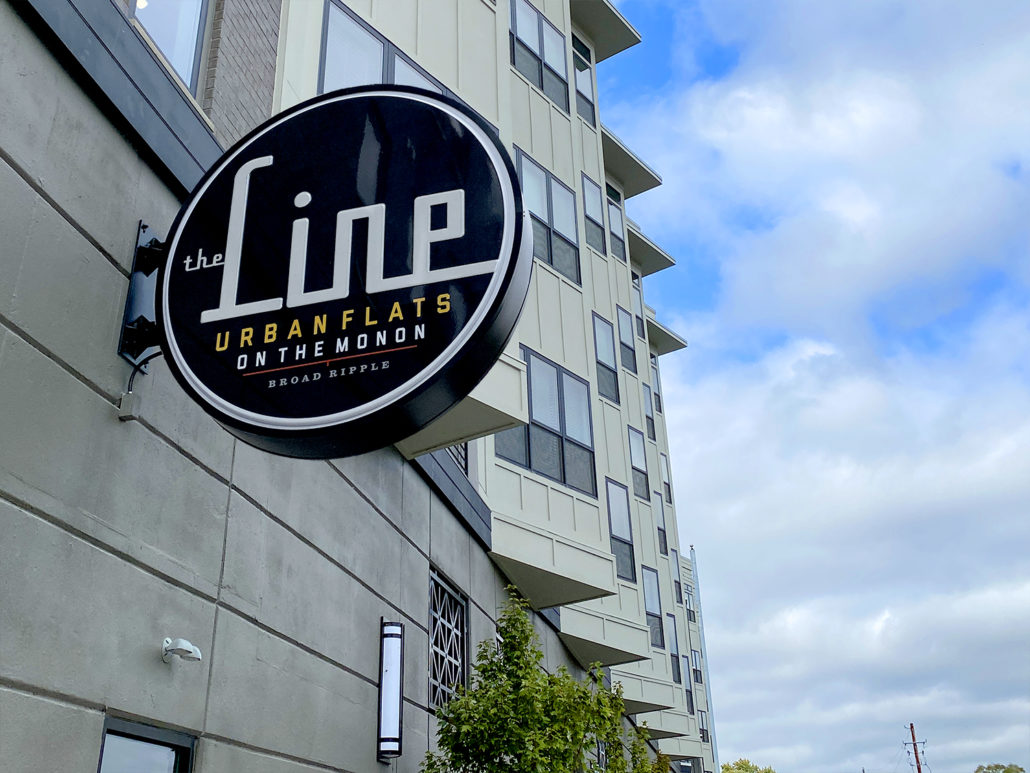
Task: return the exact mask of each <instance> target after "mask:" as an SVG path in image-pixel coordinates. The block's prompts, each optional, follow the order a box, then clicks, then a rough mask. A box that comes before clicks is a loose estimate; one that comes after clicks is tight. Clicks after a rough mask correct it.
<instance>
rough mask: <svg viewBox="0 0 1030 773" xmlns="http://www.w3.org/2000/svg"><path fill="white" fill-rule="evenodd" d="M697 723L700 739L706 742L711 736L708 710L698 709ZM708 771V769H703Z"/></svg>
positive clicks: (706, 772)
mask: <svg viewBox="0 0 1030 773" xmlns="http://www.w3.org/2000/svg"><path fill="white" fill-rule="evenodd" d="M697 725H698V727H699V728H700V729H701V740H702V741H704V742H705V743H708V742H709V741H710V740H711V738H710V736H709V734H708V712H707V711H698V712H697ZM705 773H708V771H705Z"/></svg>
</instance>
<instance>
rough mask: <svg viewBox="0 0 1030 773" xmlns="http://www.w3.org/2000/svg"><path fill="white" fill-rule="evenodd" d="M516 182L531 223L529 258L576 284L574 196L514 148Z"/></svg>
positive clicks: (577, 279)
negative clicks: (531, 246) (538, 260)
mask: <svg viewBox="0 0 1030 773" xmlns="http://www.w3.org/2000/svg"><path fill="white" fill-rule="evenodd" d="M515 155H516V158H517V159H518V168H519V181H520V182H521V183H522V195H523V197H525V200H526V208H527V209H528V210H529V212H530V214H531V215H532V221H533V257H535V258H539V259H540V260H542V261H543V262H544V263H546V264H547V265H549V266H552V267H553V268H554V269H555V270H556V271H558V272H560V273H562V274H564V275H565V276H567V277H568V278H569V279H571V280H572V281H573V282H575V283H576V284H579V281H580V279H579V246H578V244H579V242H578V236H577V233H576V196H575V194H574V193H573V192H572V191H571V190H569V189H568V188H566V187H565V186H564V185H562V184H561V183H560V182H558V180H556V179H555V178H554V177H553V176H552V175H551V174H550V172H547V171H546V170H545V169H544V168H543V167H542V166H540V165H539V164H537V163H536V162H534V161H533V160H532V159H530V158H529V156H527V155H525V154H524V153H523V152H522V151H520V150H518V149H516V152H515Z"/></svg>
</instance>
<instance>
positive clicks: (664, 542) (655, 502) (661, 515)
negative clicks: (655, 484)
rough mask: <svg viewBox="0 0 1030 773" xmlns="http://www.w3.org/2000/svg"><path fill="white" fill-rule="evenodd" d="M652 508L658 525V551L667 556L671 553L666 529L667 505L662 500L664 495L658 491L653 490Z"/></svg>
mask: <svg viewBox="0 0 1030 773" xmlns="http://www.w3.org/2000/svg"><path fill="white" fill-rule="evenodd" d="M651 509H652V510H654V522H655V525H656V526H657V527H658V552H659V553H661V554H662V555H663V556H667V555H669V537H668V535H667V534H666V531H665V505H664V503H663V502H662V495H661V494H660V493H658V492H657V491H652V492H651Z"/></svg>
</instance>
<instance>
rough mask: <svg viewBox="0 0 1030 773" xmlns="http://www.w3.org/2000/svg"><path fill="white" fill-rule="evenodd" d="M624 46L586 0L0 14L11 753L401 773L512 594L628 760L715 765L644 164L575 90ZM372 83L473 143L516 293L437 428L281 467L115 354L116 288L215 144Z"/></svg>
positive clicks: (621, 35) (104, 762)
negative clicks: (645, 218)
mask: <svg viewBox="0 0 1030 773" xmlns="http://www.w3.org/2000/svg"><path fill="white" fill-rule="evenodd" d="M639 42H640V36H639V34H638V33H637V32H636V30H635V29H634V28H633V26H632V24H631V23H630V21H628V20H627V19H626V18H624V17H623V15H622V14H621V13H620V12H619V10H618V9H617V8H616V7H615V5H614V4H613V3H611V2H609V0H536V2H528V0H176V1H175V2H172V0H0V82H2V83H3V90H4V94H5V101H6V105H7V107H6V109H5V110H4V111H2V113H0V193H2V195H0V232H2V233H3V234H4V237H3V238H4V243H5V247H4V249H3V250H2V253H0V271H2V276H3V283H2V287H3V293H2V296H0V437H2V438H3V440H2V442H0V518H2V526H0V529H2V534H3V540H2V541H0V752H2V754H3V758H4V759H5V763H4V764H5V769H10V770H13V771H21V770H25V771H28V770H98V769H99V771H100V773H115V772H116V771H123V770H126V771H127V770H132V771H150V770H154V771H157V770H175V771H188V770H193V771H201V772H202V771H227V770H248V771H272V770H276V771H279V770H284V771H285V770H289V771H296V773H301V771H308V770H312V771H313V770H342V771H369V770H375V769H378V765H380V764H384V765H389V766H390V767H395V768H397V769H398V770H404V771H414V770H417V769H418V765H419V762H420V761H421V759H422V756H423V755H424V753H425V751H426V749H427V748H430V747H431V746H432V743H433V737H434V733H435V724H436V720H435V717H434V716H433V711H434V709H435V708H436V706H438V705H440V704H441V703H442V702H444V701H446V700H447V699H448V697H449V695H450V694H451V692H452V690H453V686H454V684H455V683H460V682H462V681H464V680H465V679H466V678H467V674H468V670H469V658H470V653H473V652H474V651H475V646H476V643H477V642H479V641H481V640H484V639H490V638H492V637H493V636H494V620H495V618H496V616H497V613H498V610H499V608H500V605H501V604H503V602H504V600H505V598H506V591H505V587H506V586H507V585H508V584H514V585H515V586H516V587H517V588H518V591H519V592H520V593H521V594H523V595H524V596H525V597H526V598H527V599H528V600H529V601H530V603H531V604H532V606H533V609H534V610H535V611H534V620H535V623H536V626H537V630H538V632H539V634H540V636H541V640H542V642H543V644H544V650H545V654H546V662H547V667H548V668H557V667H558V666H562V665H564V666H566V667H568V668H570V670H572V671H573V673H576V674H580V675H582V674H583V673H584V669H585V668H586V667H587V666H589V665H590V664H592V663H595V662H600V663H601V664H602V665H603V666H605V667H606V669H608V673H609V676H610V679H611V681H612V682H613V683H618V684H621V685H622V688H623V690H624V694H625V698H626V708H627V714H628V716H627V723H636V724H641V723H644V722H646V724H647V726H648V728H649V730H650V734H651V737H652V739H654V740H653V747H654V749H656V750H658V749H660V750H661V751H662V752H664V753H666V754H668V755H669V756H670V757H671V758H672V759H673V760H675V761H676V762H677V764H679V765H680V766H681V770H688V769H689V770H690V771H692V773H705V772H717V771H718V759H717V752H716V749H715V737H714V725H713V718H712V709H711V700H710V696H709V693H708V686H709V684H710V682H709V680H708V672H707V655H706V652H705V646H704V635H703V627H702V625H701V622H702V621H701V616H700V592H699V587H698V581H697V577H696V574H695V557H694V555H693V550H692V549H691V550H690V555H689V556H688V555H684V554H683V550H682V548H681V544H682V543H681V535H680V533H679V525H678V523H679V522H678V519H677V502H676V498H675V492H674V491H673V485H672V478H671V468H670V460H669V443H668V435H667V429H666V424H665V415H666V406H665V403H664V394H663V390H662V385H661V372H660V371H661V364H660V363H661V358H662V357H663V356H664V355H666V354H669V353H671V352H675V351H677V350H680V349H682V348H684V347H685V346H686V343H685V342H684V341H683V340H682V339H681V338H680V337H679V336H678V335H677V334H676V333H675V332H673V331H672V330H670V329H668V328H667V327H665V326H664V325H663V324H661V322H660V321H659V320H657V319H656V317H655V313H654V311H653V310H652V309H651V308H649V307H648V306H647V305H646V303H645V299H644V288H645V284H646V282H645V279H646V278H647V277H650V276H652V275H654V274H656V273H658V272H660V271H665V270H669V269H672V268H673V266H674V260H673V259H672V258H671V257H670V256H669V255H668V254H667V253H666V252H665V251H663V250H662V249H661V247H659V246H658V245H656V244H655V243H654V242H653V241H652V240H651V239H650V238H648V236H647V235H646V234H644V233H643V232H642V231H641V229H640V228H639V227H638V226H637V225H636V224H635V223H634V222H632V221H631V220H630V219H629V218H628V217H627V216H626V210H625V205H626V201H627V200H628V199H631V198H633V197H634V196H637V195H639V194H641V193H643V192H645V191H647V190H650V189H652V188H654V187H656V186H658V185H660V184H661V179H660V177H659V175H658V174H657V172H655V171H654V170H653V169H651V168H650V167H649V166H648V165H647V163H646V162H645V161H644V160H642V159H641V158H640V157H639V156H638V155H637V154H636V153H635V152H634V151H633V150H632V149H631V148H629V147H627V146H626V145H625V144H624V143H623V142H622V141H621V140H620V139H619V138H618V137H617V136H616V135H615V134H614V133H613V132H611V131H610V130H609V129H608V128H606V127H605V126H604V124H603V122H602V118H603V113H602V108H603V105H601V104H599V100H598V95H597V79H596V68H597V67H598V66H602V67H603V62H604V61H605V60H607V59H608V58H610V57H613V56H617V55H618V54H619V53H620V52H622V51H624V50H626V49H627V48H629V47H630V46H633V45H635V44H637V43H639ZM372 84H397V85H401V86H414V87H418V88H421V89H426V90H428V91H430V92H435V93H439V94H442V95H444V96H446V97H448V98H452V99H455V100H458V102H459V103H461V104H462V105H464V106H466V107H468V108H470V109H471V110H472V111H475V113H477V114H478V115H479V116H481V117H482V118H483V119H484V120H485V122H486V124H487V125H488V126H489V127H490V129H491V130H492V131H493V132H494V133H495V134H496V137H497V138H498V140H499V141H500V143H501V144H502V145H503V146H504V148H505V149H506V150H507V152H508V154H509V155H510V158H511V160H512V163H513V164H514V168H515V171H516V173H517V176H518V180H519V182H520V186H521V191H522V196H523V200H524V204H525V208H526V210H527V218H526V221H525V222H526V226H527V227H528V228H530V229H531V230H532V234H533V242H532V244H533V258H534V260H533V268H532V277H531V280H530V284H529V291H528V295H527V297H526V300H525V304H524V306H523V308H522V313H521V316H520V318H519V321H518V325H517V327H516V329H515V333H514V335H513V336H512V338H511V339H510V340H509V341H508V344H507V346H506V347H505V350H504V351H503V353H502V354H501V355H500V357H499V358H498V359H497V362H496V363H495V364H494V365H493V367H492V369H491V370H490V371H489V373H488V374H487V376H486V377H485V378H484V379H483V381H482V382H481V383H480V384H479V385H478V386H477V387H476V388H475V389H474V390H473V391H472V392H471V394H469V395H468V396H467V397H465V398H464V399H462V400H461V401H460V402H458V403H457V404H456V405H454V406H453V407H451V408H450V409H449V410H448V411H447V412H446V413H444V414H443V415H442V416H440V417H439V418H437V419H435V420H434V421H431V422H429V423H427V424H426V425H425V426H423V427H421V428H420V429H419V430H418V431H416V432H414V433H412V434H411V435H410V436H408V437H406V438H404V439H403V440H401V441H399V442H397V443H395V444H393V445H390V446H389V447H387V448H383V449H381V450H378V451H373V452H370V453H364V454H360V455H357V456H350V457H346V458H339V459H329V460H324V459H323V460H311V459H295V458H289V457H285V456H280V455H277V454H274V453H269V452H268V451H264V450H259V449H258V448H255V447H253V446H252V445H249V444H248V443H245V442H242V441H240V440H238V439H237V438H236V437H234V436H233V435H232V434H230V433H229V432H226V430H225V429H223V428H222V427H221V426H219V425H218V424H217V423H215V422H214V421H213V420H212V419H211V418H210V417H209V416H208V415H207V414H206V413H205V412H204V411H203V410H202V409H201V408H200V407H199V406H198V405H197V404H196V403H195V402H193V401H192V400H191V399H190V398H189V397H188V396H187V395H186V394H185V393H184V392H183V390H182V389H181V388H180V387H179V385H178V383H177V382H176V380H175V379H174V378H173V377H172V374H171V372H170V369H169V366H168V364H167V363H166V362H165V361H164V360H163V359H161V358H158V359H154V360H152V361H151V362H150V363H149V365H148V366H147V368H146V371H145V372H143V371H141V370H140V369H139V368H134V367H133V366H132V365H130V363H129V362H127V361H126V359H125V358H124V357H121V356H120V355H119V342H120V341H121V343H122V349H124V348H125V346H124V344H125V341H126V330H125V329H124V323H125V319H124V317H125V314H124V310H125V307H126V302H127V298H129V299H130V300H132V299H133V298H135V302H136V303H139V299H140V297H144V298H145V295H146V292H147V290H146V289H145V288H140V287H138V286H137V285H139V284H140V282H139V276H140V275H139V274H134V269H137V270H138V269H139V261H140V260H142V258H141V257H140V256H141V254H143V253H145V252H146V250H147V249H152V248H153V249H160V245H157V246H155V244H154V242H151V241H150V240H151V239H154V238H156V239H157V240H158V241H160V240H161V239H163V238H164V237H165V235H166V234H167V233H168V231H169V228H170V227H171V224H172V221H173V220H174V218H175V215H176V212H177V211H178V210H179V207H180V205H181V203H182V202H183V201H184V200H185V199H186V198H187V196H188V195H189V192H190V191H191V190H192V189H193V188H194V186H196V185H197V183H198V181H199V180H200V179H201V177H202V175H203V174H204V172H205V170H207V169H208V168H209V167H211V166H212V165H213V164H215V163H216V162H217V161H218V159H219V157H220V156H221V154H222V153H223V151H224V150H225V149H227V148H228V147H230V146H231V145H232V144H233V143H235V142H236V141H238V140H239V139H240V138H241V137H243V136H244V135H245V134H247V132H249V131H251V130H252V129H254V127H256V126H258V125H259V124H262V122H265V121H266V120H267V119H269V117H270V116H273V115H277V114H279V113H280V112H281V111H284V110H288V109H289V108H292V107H293V106H295V105H297V104H299V103H302V102H304V101H305V100H308V99H310V98H312V97H315V96H317V95H319V94H322V93H327V92H330V91H335V90H337V89H345V88H350V87H357V86H367V85H372ZM297 206H302V205H300V204H298V205H297ZM139 221H142V222H143V223H144V224H145V225H146V226H147V228H146V229H140V228H138V224H139ZM141 245H142V250H140V249H137V248H138V247H140V246H141ZM134 261H135V262H134ZM151 292H152V291H151ZM144 305H145V304H144ZM683 536H684V537H687V536H689V535H683ZM384 621H396V622H398V623H400V624H402V629H401V628H398V629H396V630H403V647H402V648H400V650H399V652H400V653H401V654H399V655H396V656H397V657H399V658H401V661H402V662H403V670H402V674H403V679H402V682H401V684H400V686H399V691H400V692H399V695H400V696H401V698H400V701H401V702H400V706H401V708H400V714H399V717H395V719H397V720H399V721H398V722H396V724H397V725H398V726H399V729H398V732H396V734H394V735H391V734H389V733H387V734H385V735H384V731H383V724H382V723H383V721H384V720H383V717H382V716H381V715H382V712H383V705H384V698H383V694H382V693H383V685H384V684H385V683H386V679H385V677H384V675H383V673H382V672H381V669H382V668H383V663H384V658H386V657H387V656H386V655H385V654H384V653H386V652H387V651H388V650H387V648H386V645H385V644H384V642H385V641H386V638H384V637H385V636H387V634H386V633H385V632H386V630H387V629H386V628H385V627H384ZM390 630H391V631H392V630H394V629H390ZM390 635H392V634H390ZM180 640H182V641H180ZM390 652H395V651H394V650H390ZM395 654H396V653H395ZM98 766H99V767H98Z"/></svg>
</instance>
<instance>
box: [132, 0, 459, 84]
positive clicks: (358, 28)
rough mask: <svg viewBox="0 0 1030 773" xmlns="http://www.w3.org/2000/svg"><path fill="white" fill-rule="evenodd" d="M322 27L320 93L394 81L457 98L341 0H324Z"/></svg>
mask: <svg viewBox="0 0 1030 773" xmlns="http://www.w3.org/2000/svg"><path fill="white" fill-rule="evenodd" d="M151 2H153V0H151ZM322 27H323V29H322V61H321V63H320V67H319V75H318V91H319V93H320V94H321V93H325V92H327V91H334V90H335V89H343V88H348V87H350V86H366V85H372V84H376V83H396V84H398V85H401V86H417V87H418V88H422V89H428V90H429V91H435V92H437V93H439V94H446V95H447V96H449V97H454V98H456V99H457V98H458V97H457V95H456V94H455V93H454V92H453V91H451V90H450V89H447V88H445V87H444V85H443V84H442V83H440V82H439V81H438V80H436V79H435V78H433V77H432V76H431V75H430V74H429V73H427V72H426V71H425V70H423V69H422V68H421V67H419V66H418V65H417V64H415V63H414V62H413V61H412V60H411V59H409V58H408V57H407V56H406V55H405V54H404V53H402V52H401V50H400V49H399V48H397V46H395V45H394V44H393V43H391V42H390V41H389V40H387V39H386V38H384V37H383V36H382V35H380V34H379V33H378V32H377V31H376V30H374V29H372V28H371V27H370V26H369V25H368V24H366V23H365V21H364V20H363V19H361V18H360V17H359V16H358V15H357V14H355V13H354V12H353V11H351V10H350V9H349V8H347V6H345V5H344V4H343V3H342V2H340V0H326V10H325V22H324V24H323V25H322Z"/></svg>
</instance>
